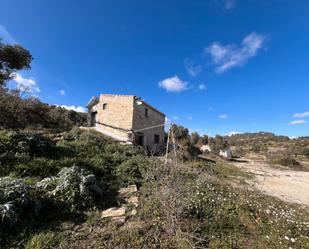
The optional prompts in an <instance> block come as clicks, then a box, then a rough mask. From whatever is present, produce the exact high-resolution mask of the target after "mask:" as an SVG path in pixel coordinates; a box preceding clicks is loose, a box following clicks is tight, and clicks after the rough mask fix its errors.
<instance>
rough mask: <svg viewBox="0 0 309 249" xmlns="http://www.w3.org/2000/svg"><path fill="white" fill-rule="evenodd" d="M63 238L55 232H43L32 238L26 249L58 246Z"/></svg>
mask: <svg viewBox="0 0 309 249" xmlns="http://www.w3.org/2000/svg"><path fill="white" fill-rule="evenodd" d="M62 240H63V237H62V236H61V235H59V234H57V233H55V232H52V231H47V232H41V233H39V234H35V235H34V236H32V237H31V238H30V240H29V241H28V242H27V244H26V246H25V249H51V248H55V247H56V246H58V245H59V244H60V243H61V241H62Z"/></svg>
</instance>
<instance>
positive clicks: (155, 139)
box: [154, 134, 160, 144]
mask: <svg viewBox="0 0 309 249" xmlns="http://www.w3.org/2000/svg"><path fill="white" fill-rule="evenodd" d="M159 142H160V136H159V135H157V134H155V135H154V143H155V144H158V143H159Z"/></svg>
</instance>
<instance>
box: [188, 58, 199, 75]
mask: <svg viewBox="0 0 309 249" xmlns="http://www.w3.org/2000/svg"><path fill="white" fill-rule="evenodd" d="M185 68H186V70H187V72H188V74H190V75H191V76H193V77H195V76H197V75H198V74H200V73H201V72H202V69H203V66H202V65H196V66H195V65H194V64H193V62H191V61H189V60H185Z"/></svg>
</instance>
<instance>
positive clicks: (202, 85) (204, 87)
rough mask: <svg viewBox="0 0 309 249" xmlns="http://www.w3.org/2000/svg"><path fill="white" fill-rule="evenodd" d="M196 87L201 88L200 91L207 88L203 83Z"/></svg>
mask: <svg viewBox="0 0 309 249" xmlns="http://www.w3.org/2000/svg"><path fill="white" fill-rule="evenodd" d="M198 89H199V90H201V91H203V90H204V91H205V90H207V87H206V85H205V84H199V85H198Z"/></svg>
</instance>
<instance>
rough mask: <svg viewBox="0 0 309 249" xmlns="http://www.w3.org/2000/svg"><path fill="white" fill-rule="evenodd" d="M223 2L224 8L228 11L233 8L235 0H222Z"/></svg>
mask: <svg viewBox="0 0 309 249" xmlns="http://www.w3.org/2000/svg"><path fill="white" fill-rule="evenodd" d="M223 2H224V5H225V8H226V9H228V10H229V9H231V8H233V7H234V5H235V3H236V0H223Z"/></svg>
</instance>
